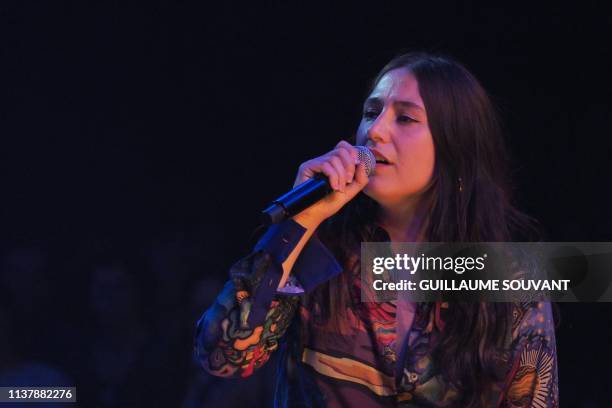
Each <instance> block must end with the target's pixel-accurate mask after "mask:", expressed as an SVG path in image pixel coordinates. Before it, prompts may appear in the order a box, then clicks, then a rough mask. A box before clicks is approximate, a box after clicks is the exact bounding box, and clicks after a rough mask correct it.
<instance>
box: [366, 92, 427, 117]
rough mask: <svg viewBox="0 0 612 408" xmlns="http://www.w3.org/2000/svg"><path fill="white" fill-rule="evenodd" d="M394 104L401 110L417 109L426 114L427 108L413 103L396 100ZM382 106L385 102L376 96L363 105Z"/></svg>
mask: <svg viewBox="0 0 612 408" xmlns="http://www.w3.org/2000/svg"><path fill="white" fill-rule="evenodd" d="M393 104H394V105H395V106H396V107H399V108H404V109H417V110H419V111H421V112H423V113H424V112H425V108H423V107H422V106H421V105H419V104H418V103H416V102H412V101H404V100H396V101H393ZM372 105H374V106H381V105H384V102H383V100H382V99H381V98H379V97H376V96H371V97H369V98H368V99H366V100H365V102H364V103H363V106H372Z"/></svg>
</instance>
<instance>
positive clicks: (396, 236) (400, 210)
mask: <svg viewBox="0 0 612 408" xmlns="http://www.w3.org/2000/svg"><path fill="white" fill-rule="evenodd" d="M378 219H379V224H380V226H381V227H383V228H384V229H385V231H387V233H388V234H389V239H390V240H391V241H393V242H419V241H422V240H423V238H424V232H425V225H426V223H427V213H426V211H425V205H424V202H423V200H420V199H419V198H411V199H409V200H406V201H404V202H402V203H396V204H393V205H385V204H380V213H379V217H378Z"/></svg>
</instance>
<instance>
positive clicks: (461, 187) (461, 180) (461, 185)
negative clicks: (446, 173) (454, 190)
mask: <svg viewBox="0 0 612 408" xmlns="http://www.w3.org/2000/svg"><path fill="white" fill-rule="evenodd" d="M457 181H459V192H460V193H461V192H463V179H462V178H461V177H459V178H458V179H457Z"/></svg>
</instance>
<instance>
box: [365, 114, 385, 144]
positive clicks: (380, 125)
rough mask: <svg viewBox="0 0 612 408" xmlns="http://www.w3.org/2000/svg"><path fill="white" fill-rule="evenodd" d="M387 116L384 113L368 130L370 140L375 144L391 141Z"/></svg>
mask: <svg viewBox="0 0 612 408" xmlns="http://www.w3.org/2000/svg"><path fill="white" fill-rule="evenodd" d="M386 116H387V115H386V114H385V112H383V113H381V114H380V115H379V116H378V117H377V118H376V120H375V121H374V123H372V126H370V128H369V129H368V140H371V141H372V142H375V143H386V142H388V141H389V127H388V125H387V120H386Z"/></svg>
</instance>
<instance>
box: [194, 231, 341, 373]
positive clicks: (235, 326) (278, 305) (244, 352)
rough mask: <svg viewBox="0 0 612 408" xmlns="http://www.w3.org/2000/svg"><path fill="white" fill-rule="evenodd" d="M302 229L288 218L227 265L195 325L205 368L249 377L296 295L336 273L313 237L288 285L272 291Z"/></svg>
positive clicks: (286, 320)
mask: <svg viewBox="0 0 612 408" xmlns="http://www.w3.org/2000/svg"><path fill="white" fill-rule="evenodd" d="M304 233H305V229H304V228H303V227H302V226H301V225H299V224H298V223H296V222H295V221H293V220H287V221H285V222H283V223H281V224H276V225H273V226H272V227H270V228H269V229H268V231H267V232H266V233H265V234H264V236H263V237H262V238H261V239H260V240H259V242H258V243H257V245H256V246H255V249H254V251H253V252H252V253H251V254H250V255H248V256H246V257H245V258H243V259H241V260H239V261H238V262H236V263H235V264H234V265H233V266H232V267H231V269H230V278H231V279H230V281H229V282H227V283H226V284H225V286H224V288H223V290H222V291H221V294H219V296H218V297H217V299H216V300H215V302H214V304H213V305H212V306H210V308H209V309H208V310H206V311H205V312H204V314H203V316H202V317H201V318H200V320H199V321H198V323H197V326H196V335H195V340H194V354H195V358H196V360H197V362H198V363H199V364H200V365H201V366H202V367H203V368H204V369H205V370H207V371H208V372H210V373H211V374H214V375H217V376H221V377H248V376H249V375H251V374H252V373H253V372H254V370H256V369H257V368H259V367H261V366H262V365H263V364H264V363H265V362H266V361H268V359H269V358H270V355H271V353H272V352H273V351H274V350H276V349H277V348H278V341H279V339H280V338H281V337H282V336H283V335H284V334H285V331H286V330H287V328H288V327H289V324H290V322H291V320H292V319H293V316H294V315H295V311H296V309H297V307H298V303H299V296H296V294H297V293H303V292H304V291H306V292H308V291H309V290H311V289H312V288H314V287H316V286H317V285H319V284H321V283H323V282H325V281H327V280H328V279H331V278H332V277H333V276H335V275H337V274H338V273H340V272H341V271H342V268H341V267H340V265H339V264H338V262H337V261H336V259H335V258H334V256H333V255H332V254H331V253H330V252H329V250H328V249H327V248H326V247H325V246H324V245H323V244H322V243H321V242H320V241H319V239H318V238H317V237H316V235H313V237H312V238H311V239H310V240H309V241H308V243H307V244H306V245H305V246H304V248H303V249H302V252H301V253H300V256H299V257H298V259H297V260H296V262H295V264H294V266H293V269H292V271H291V276H292V278H291V279H290V283H288V285H287V286H285V288H282V289H281V290H280V291H277V287H278V285H279V282H280V279H281V277H282V275H283V269H282V263H283V262H284V261H285V260H286V259H287V257H288V256H289V254H291V252H292V251H293V249H294V248H295V247H296V245H297V243H298V242H299V241H300V239H301V238H302V236H303V235H304Z"/></svg>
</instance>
